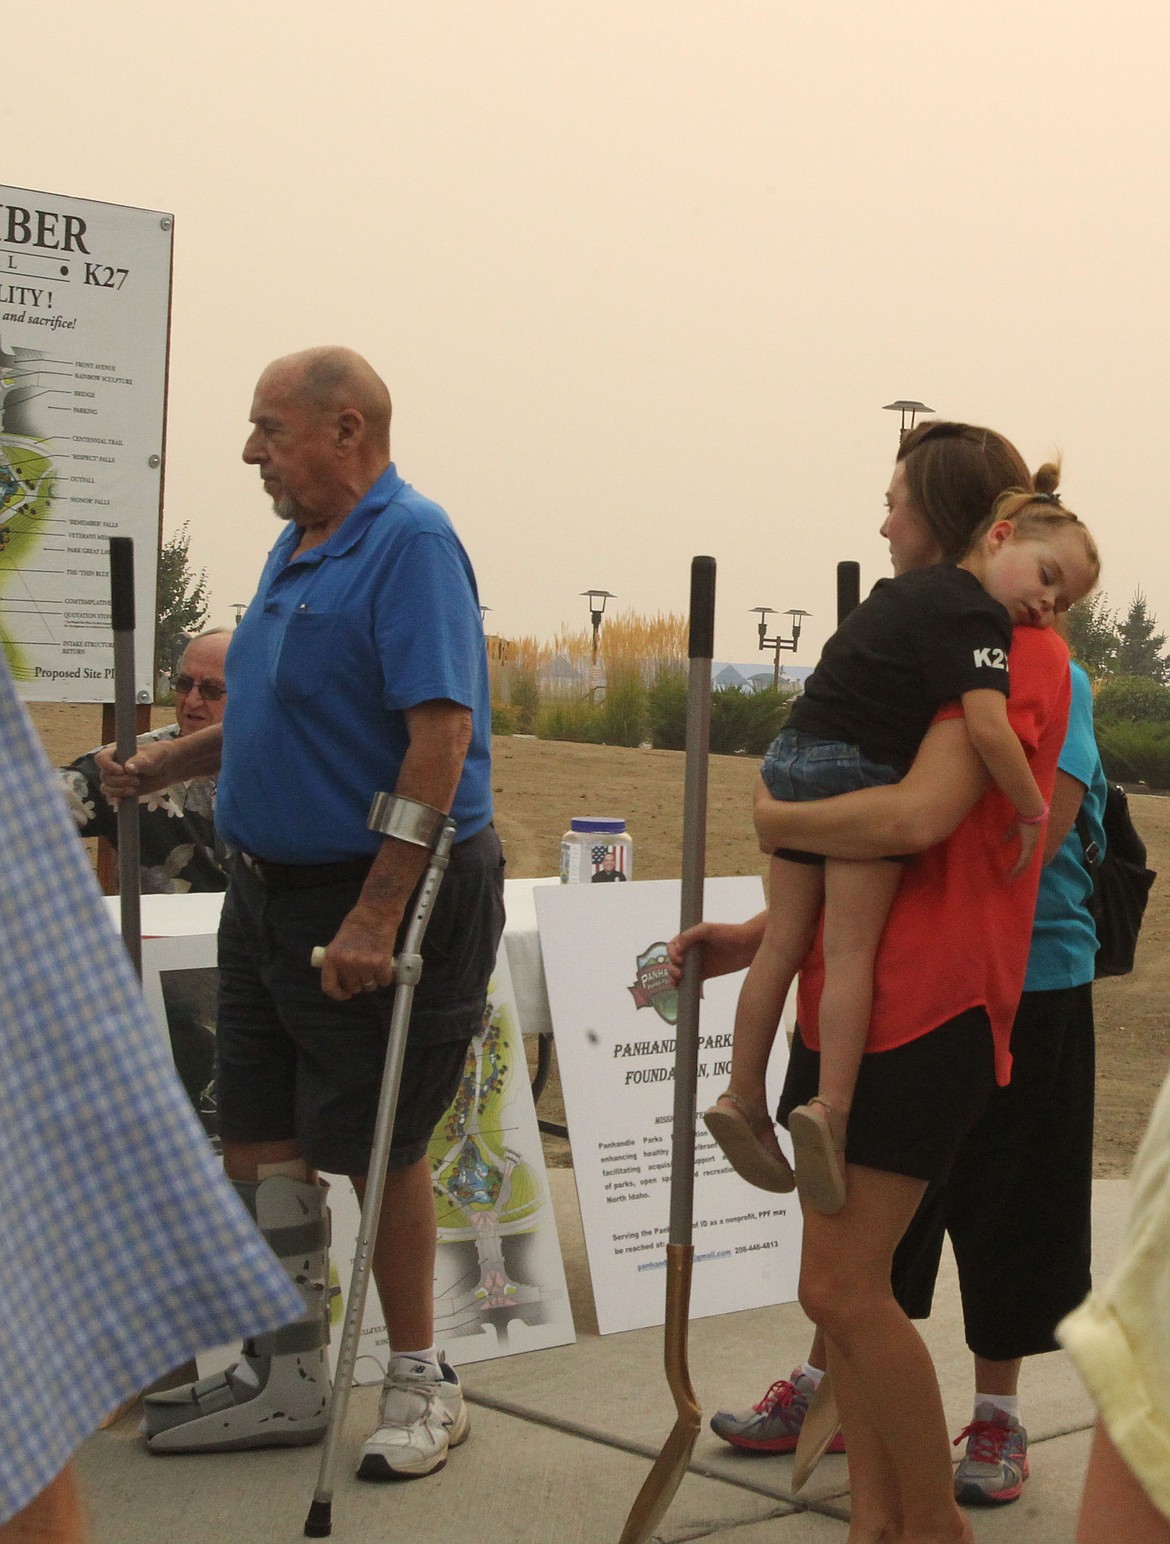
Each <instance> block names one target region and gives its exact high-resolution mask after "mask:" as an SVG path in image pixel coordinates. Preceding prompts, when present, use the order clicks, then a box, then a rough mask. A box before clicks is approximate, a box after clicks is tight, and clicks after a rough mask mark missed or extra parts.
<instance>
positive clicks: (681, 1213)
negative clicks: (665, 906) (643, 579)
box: [620, 557, 715, 1544]
mask: <svg viewBox="0 0 1170 1544" xmlns="http://www.w3.org/2000/svg"><path fill="white" fill-rule="evenodd" d="M714 634H715V559H714V558H704V557H700V558H694V559H693V560H692V562H691V632H690V648H689V651H688V652H689V655H690V678H689V682H688V686H687V749H686V782H685V790H684V796H683V871H682V904H681V907H680V925H681V926H680V930H685V929H686V928H688V927H693V926H694V925H695V923H697V922H700V921H701V920H702V917H703V872H704V868H705V864H706V855H707V749H708V744H709V741H710V735H711V658H712V654H713V651H714ZM699 994H700V965H699V953H698V950H696V949H692V950H690V951H689V952H688V954H687V958H686V964H685V965H684V967H683V977H682V981H681V983H680V985H679V993H678V1026H677V1030H676V1037H675V1052H674V1058H675V1059H674V1130H673V1140H672V1146H671V1166H670V1235H669V1238H670V1241H669V1243H668V1244H667V1246H666V1327H665V1331H664V1337H663V1354H664V1361H665V1363H666V1381H667V1384H668V1385H669V1388H670V1392H671V1394H672V1395H673V1396H674V1404H675V1409H676V1411H677V1412H678V1413H677V1417H676V1419H675V1423H674V1425H673V1426H672V1427H671V1430H670V1435H669V1436H668V1437H667V1439H666V1444H665V1446H664V1447H663V1449H662V1451H661V1453H659V1455H658V1457H657V1458H656V1459H655V1461H654V1467H653V1468H652V1469H651V1470H650V1473H649V1474H648V1475H647V1476H646V1480H645V1483H644V1484H643V1486H642V1489H641V1490H640V1491H639V1492H638V1495H637V1498H636V1499H635V1501H634V1504H633V1506H632V1507H631V1508H630V1515H629V1516H628V1517H627V1518H626V1525H625V1527H624V1528H623V1529H622V1536H621V1541H620V1544H649V1540H650V1538H651V1535H652V1534H653V1532H654V1529H655V1528H656V1527H657V1525H658V1523H659V1522H660V1521H661V1520H662V1518H663V1517H664V1516H665V1514H666V1509H667V1507H669V1505H670V1503H671V1502H672V1501H673V1500H674V1494H675V1491H677V1490H678V1487H679V1485H680V1484H681V1483H682V1477H683V1475H684V1474H685V1473H686V1471H687V1465H688V1464H689V1463H690V1461H691V1453H692V1452H693V1451H694V1446H695V1439H696V1438H697V1437H698V1435H699V1427H700V1425H701V1424H702V1414H703V1413H702V1411H701V1410H700V1408H699V1402H698V1400H697V1399H696V1398H695V1391H694V1389H693V1388H692V1387H691V1377H690V1372H689V1370H688V1368H687V1330H688V1320H689V1314H690V1306H691V1265H692V1262H693V1260H694V1253H695V1252H694V1246H693V1245H692V1243H691V1221H692V1215H693V1212H694V1196H695V1102H696V1084H697V1081H698V1068H699Z"/></svg>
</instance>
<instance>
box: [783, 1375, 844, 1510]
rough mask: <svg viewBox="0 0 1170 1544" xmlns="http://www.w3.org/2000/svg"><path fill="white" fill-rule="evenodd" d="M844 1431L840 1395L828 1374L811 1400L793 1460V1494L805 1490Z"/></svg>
mask: <svg viewBox="0 0 1170 1544" xmlns="http://www.w3.org/2000/svg"><path fill="white" fill-rule="evenodd" d="M840 1430H841V1416H840V1414H839V1413H838V1410H837V1396H836V1394H835V1393H834V1392H833V1384H832V1380H831V1378H830V1376H829V1374H828V1373H825V1375H824V1377H823V1378H822V1379H821V1381H820V1384H819V1386H818V1388H817V1391H816V1393H815V1394H814V1395H813V1397H812V1399H811V1400H809V1406H808V1410H807V1411H806V1412H805V1417H804V1423H803V1425H802V1426H801V1428H800V1436H799V1437H798V1438H797V1441H796V1452H795V1453H794V1454H793V1458H792V1494H793V1495H795V1494H796V1493H797V1491H798V1490H802V1489H803V1488H804V1486H805V1485H806V1484H807V1483H808V1481H809V1479H810V1477H811V1475H812V1472H813V1470H814V1469H815V1468H816V1466H817V1465H818V1464H819V1463H820V1461H821V1459H822V1458H824V1456H825V1453H826V1452H827V1451H828V1447H829V1443H830V1442H832V1440H833V1438H834V1437H835V1436H836V1435H837V1433H838V1432H839V1431H840Z"/></svg>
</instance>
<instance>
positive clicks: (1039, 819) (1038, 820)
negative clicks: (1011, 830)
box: [1016, 803, 1052, 826]
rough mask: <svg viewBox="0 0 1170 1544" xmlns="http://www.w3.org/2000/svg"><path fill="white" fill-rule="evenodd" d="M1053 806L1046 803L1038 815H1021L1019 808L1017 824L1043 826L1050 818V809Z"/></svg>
mask: <svg viewBox="0 0 1170 1544" xmlns="http://www.w3.org/2000/svg"><path fill="white" fill-rule="evenodd" d="M1051 808H1052V806H1051V805H1050V804H1047V803H1046V804H1045V806H1044V808H1043V809H1042V810H1041V811H1040V813H1039V814H1038V815H1021V814H1020V812H1019V810H1017V811H1016V824H1017V825H1018V826H1042V825H1043V824H1044V822H1045V821H1046V820H1047V819H1048V811H1049V810H1050V809H1051Z"/></svg>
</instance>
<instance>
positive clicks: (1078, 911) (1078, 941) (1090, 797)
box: [1024, 664, 1105, 992]
mask: <svg viewBox="0 0 1170 1544" xmlns="http://www.w3.org/2000/svg"><path fill="white" fill-rule="evenodd" d="M1071 671H1072V698H1071V700H1070V702H1069V708H1068V732H1067V733H1066V735H1065V739H1064V746H1063V747H1062V749H1061V752H1060V761H1059V762H1058V763H1057V765H1058V766H1059V767H1060V770H1061V771H1062V772H1067V773H1068V774H1069V776H1070V777H1075V778H1076V780H1077V782H1078V783H1083V784H1084V785H1085V797H1084V800H1083V802H1082V805H1081V808H1082V809H1083V810H1084V812H1085V814H1086V815H1087V816H1088V820H1089V834H1090V836H1091V837H1092V838H1093V839H1094V840H1095V841H1096V842H1097V843H1098V845H1099V846H1100V848H1101V851H1102V852H1104V851H1105V832H1104V829H1103V828H1102V825H1101V814H1102V811H1103V810H1104V808H1105V774H1104V772H1103V771H1102V770H1101V757H1100V755H1099V754H1098V751H1097V741H1096V739H1095V738H1094V735H1093V689H1092V687H1091V686H1090V685H1089V678H1088V676H1087V675H1086V674H1085V672H1084V671H1083V670H1082V669H1081V667H1080V666H1079V665H1075V664H1074V665H1073V666H1072V667H1071ZM1092 893H1093V882H1092V880H1091V879H1090V878H1089V871H1088V869H1087V868H1086V867H1085V849H1084V846H1083V844H1082V842H1081V839H1080V837H1079V836H1078V835H1077V828H1076V826H1073V828H1072V830H1071V831H1070V832H1069V833H1068V835H1067V836H1066V837H1065V839H1064V841H1063V842H1062V843H1061V844H1060V846H1059V848H1058V849H1057V851H1056V856H1055V857H1054V858H1053V859H1052V862H1051V863H1046V864H1045V866H1044V867H1043V868H1042V869H1041V871H1040V891H1039V894H1038V895H1037V897H1036V921H1035V923H1034V925H1033V928H1032V948H1031V952H1030V953H1029V955H1028V974H1027V976H1026V977H1025V978H1024V991H1025V992H1053V991H1056V990H1057V989H1058V988H1062V987H1070V986H1084V984H1085V982H1086V981H1092V979H1093V964H1094V961H1095V959H1096V956H1097V929H1096V927H1095V926H1094V924H1093V917H1092V913H1091V912H1090V911H1089V897H1090V896H1091V895H1092Z"/></svg>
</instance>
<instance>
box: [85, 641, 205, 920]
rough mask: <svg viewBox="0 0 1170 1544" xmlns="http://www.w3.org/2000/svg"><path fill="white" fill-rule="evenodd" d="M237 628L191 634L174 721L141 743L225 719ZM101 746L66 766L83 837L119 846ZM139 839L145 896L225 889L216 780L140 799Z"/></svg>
mask: <svg viewBox="0 0 1170 1544" xmlns="http://www.w3.org/2000/svg"><path fill="white" fill-rule="evenodd" d="M231 637H232V635H231V633H230V632H229V631H228V629H227V628H226V627H216V628H212V629H211V631H210V632H206V633H202V634H200V636H199V637H198V638H192V640H191V642H190V643H189V644H188V645H187V648H186V650H185V651H184V653H183V657H182V659H181V660H180V661H179V669H178V673H177V674H176V676H175V679H174V688H175V718H176V722H175V723H174V724H169V725H168V726H167V727H166V728H165V729H152V730H151V731H150V733H149V734H145V735H140V736H139V738H138V743H139V745H146V744H148V743H149V742H151V741H154V740H170V739H175V738H176V737H178V736H179V735H188V734H194V733H195V732H196V730H199V729H207V728H209V727H210V726H211V725H212V724H219V723H222V722H223V712H224V708H225V707H226V706H227V688H226V687H225V685H224V675H223V670H224V660H225V658H226V657H227V651H228V644H229V643H230V642H231ZM96 754H97V752H96V751H89V752H87V753H86V754H85V755H84V756H79V757H78V758H77V760H76V761H74V762H71V763H70V764H69V766H67V767H62V768H61V769H60V772H61V781H62V785H63V787H64V789H65V796H66V798H67V800H68V802H69V808H70V810H71V812H72V814H73V818H74V820H76V822H77V829H78V831H79V832H80V834H81V835H82V836H104V837H105V838H106V839H107V840H108V841H110V842H112V843H113V844H114V846H115V847H116V846H117V845H118V812H117V810H116V809H115V808H114V806H113V805H112V804H111V803H110V801H109V800H108V799H107V798H106V796H105V794H103V793H102V790H101V775H100V773H99V772H98V768H97V765H96V763H95V761H94V757H95V756H96ZM140 805H141V808H140V810H139V830H140V837H139V841H140V844H141V852H142V890H143V893H144V894H146V895H178V894H185V893H186V892H187V891H189V890H200V891H208V890H226V889H227V872H226V869H225V866H224V858H225V854H224V847H223V843H222V842H220V841H219V840H218V839H217V837H216V834H215V778H214V777H198V778H192V779H191V780H190V781H189V782H180V783H172V784H171V785H170V787H168V788H164V789H163V790H162V791H161V792H159V793H151V794H144V795H143V797H142V799H141V800H140Z"/></svg>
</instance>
